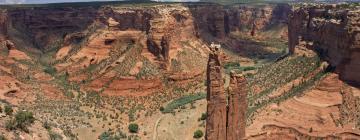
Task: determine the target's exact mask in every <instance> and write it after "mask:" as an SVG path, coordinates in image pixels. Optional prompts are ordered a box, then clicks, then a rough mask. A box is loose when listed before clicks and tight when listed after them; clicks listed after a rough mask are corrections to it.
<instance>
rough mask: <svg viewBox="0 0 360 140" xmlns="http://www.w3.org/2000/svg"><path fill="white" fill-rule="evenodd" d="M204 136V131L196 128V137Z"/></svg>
mask: <svg viewBox="0 0 360 140" xmlns="http://www.w3.org/2000/svg"><path fill="white" fill-rule="evenodd" d="M203 136H204V133H203V132H202V131H201V130H196V131H195V132H194V136H193V137H194V138H195V139H200V138H201V137H203Z"/></svg>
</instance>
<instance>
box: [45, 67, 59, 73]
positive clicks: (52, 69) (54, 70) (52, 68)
mask: <svg viewBox="0 0 360 140" xmlns="http://www.w3.org/2000/svg"><path fill="white" fill-rule="evenodd" d="M44 72H45V73H47V74H50V75H55V74H56V72H57V70H56V68H54V67H51V66H48V67H46V68H45V69H44Z"/></svg>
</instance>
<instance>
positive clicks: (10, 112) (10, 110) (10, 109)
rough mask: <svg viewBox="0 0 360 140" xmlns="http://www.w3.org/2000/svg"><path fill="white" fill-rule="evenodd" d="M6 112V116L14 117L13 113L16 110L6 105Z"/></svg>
mask: <svg viewBox="0 0 360 140" xmlns="http://www.w3.org/2000/svg"><path fill="white" fill-rule="evenodd" d="M4 111H5V114H6V115H12V113H13V112H14V110H13V109H12V107H11V106H9V105H6V106H5V109H4Z"/></svg>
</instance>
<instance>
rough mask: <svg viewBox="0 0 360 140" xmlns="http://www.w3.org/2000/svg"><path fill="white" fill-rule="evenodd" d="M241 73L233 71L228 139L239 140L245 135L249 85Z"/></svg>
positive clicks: (228, 114) (230, 89)
mask: <svg viewBox="0 0 360 140" xmlns="http://www.w3.org/2000/svg"><path fill="white" fill-rule="evenodd" d="M246 84H247V83H246V79H245V77H244V76H243V75H241V74H236V73H233V72H232V73H231V75H230V85H229V87H230V88H229V101H228V112H227V133H226V139H227V140H239V139H241V138H244V137H245V128H246V110H247V101H246V96H247V87H246Z"/></svg>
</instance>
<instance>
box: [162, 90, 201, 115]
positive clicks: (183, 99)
mask: <svg viewBox="0 0 360 140" xmlns="http://www.w3.org/2000/svg"><path fill="white" fill-rule="evenodd" d="M204 98H206V94H205V93H198V94H193V95H187V96H183V97H181V98H179V99H176V100H173V101H172V102H170V103H169V104H168V105H166V107H165V108H164V111H162V112H163V113H171V112H173V110H174V109H177V108H179V107H181V106H184V105H186V104H188V103H192V102H194V101H196V100H201V99H204Z"/></svg>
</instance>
